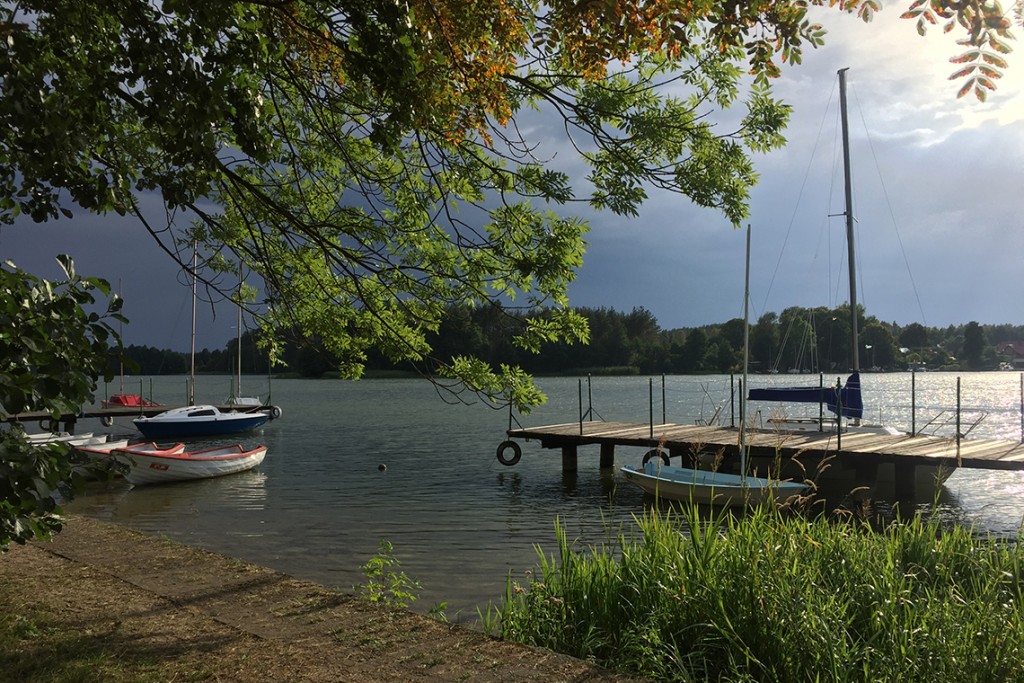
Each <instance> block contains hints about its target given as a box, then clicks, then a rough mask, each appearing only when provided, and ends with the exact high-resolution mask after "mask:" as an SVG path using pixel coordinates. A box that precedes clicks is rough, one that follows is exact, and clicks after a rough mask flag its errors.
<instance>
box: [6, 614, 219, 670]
mask: <svg viewBox="0 0 1024 683" xmlns="http://www.w3.org/2000/svg"><path fill="white" fill-rule="evenodd" d="M3 606H4V609H0V681H11V682H12V683H13V682H14V681H17V682H18V683H136V682H137V683H147V682H150V681H152V682H153V683H156V682H157V681H163V680H168V676H167V671H163V670H162V669H161V664H160V662H159V661H158V660H157V659H155V658H144V659H133V660H131V661H123V660H122V659H121V657H120V655H121V653H120V652H118V648H117V647H116V646H112V645H111V643H110V642H109V641H108V640H107V639H106V638H104V637H103V636H102V634H97V633H91V632H90V631H89V630H88V629H82V630H78V629H59V628H56V627H54V626H51V625H50V624H49V623H48V621H47V619H46V618H45V617H42V616H34V615H29V616H26V615H24V614H14V613H12V611H11V610H9V609H6V604H4V605H3ZM180 680H199V679H189V678H182V679H180Z"/></svg>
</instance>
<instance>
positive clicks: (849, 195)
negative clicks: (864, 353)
mask: <svg viewBox="0 0 1024 683" xmlns="http://www.w3.org/2000/svg"><path fill="white" fill-rule="evenodd" d="M848 70H849V68H848V67H847V68H843V69H840V70H839V111H840V114H841V116H840V124H841V126H842V129H843V180H844V184H845V188H846V191H845V199H846V250H847V260H848V261H849V269H850V340H851V344H850V345H851V346H852V347H853V349H852V351H853V356H852V361H853V371H854V372H860V349H859V348H858V347H859V346H860V341H859V331H858V329H857V269H856V267H855V265H854V253H855V251H854V248H853V179H852V174H851V172H850V130H849V122H848V117H847V115H846V72H847V71H848Z"/></svg>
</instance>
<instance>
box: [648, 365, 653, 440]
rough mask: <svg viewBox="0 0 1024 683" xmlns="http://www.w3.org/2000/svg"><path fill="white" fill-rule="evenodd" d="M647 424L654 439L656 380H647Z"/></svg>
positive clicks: (649, 378)
mask: <svg viewBox="0 0 1024 683" xmlns="http://www.w3.org/2000/svg"><path fill="white" fill-rule="evenodd" d="M647 422H648V425H649V426H650V436H651V439H652V440H653V439H654V378H653V377H648V378H647Z"/></svg>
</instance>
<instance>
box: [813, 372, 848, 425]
mask: <svg viewBox="0 0 1024 683" xmlns="http://www.w3.org/2000/svg"><path fill="white" fill-rule="evenodd" d="M824 389H825V373H824V372H819V373H818V396H822V395H823V394H824V393H825V392H824ZM842 417H843V415H842V413H840V414H839V415H836V433H838V432H839V429H838V427H839V426H840V423H841V422H842ZM818 431H819V432H823V431H825V406H824V405H823V404H822V402H821V401H818Z"/></svg>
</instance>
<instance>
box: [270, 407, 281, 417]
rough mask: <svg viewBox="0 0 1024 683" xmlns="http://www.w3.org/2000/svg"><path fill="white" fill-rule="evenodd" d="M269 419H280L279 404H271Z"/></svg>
mask: <svg viewBox="0 0 1024 683" xmlns="http://www.w3.org/2000/svg"><path fill="white" fill-rule="evenodd" d="M270 419H271V420H279V419H281V406H273V407H271V409H270Z"/></svg>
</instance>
